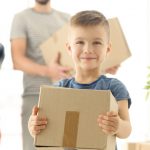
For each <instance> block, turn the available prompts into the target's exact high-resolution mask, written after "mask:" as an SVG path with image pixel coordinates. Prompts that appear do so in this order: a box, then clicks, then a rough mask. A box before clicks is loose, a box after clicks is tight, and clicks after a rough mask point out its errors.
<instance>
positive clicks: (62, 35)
mask: <svg viewBox="0 0 150 150" xmlns="http://www.w3.org/2000/svg"><path fill="white" fill-rule="evenodd" d="M109 24H110V40H111V43H112V51H111V52H110V53H109V54H108V55H107V57H106V60H105V61H104V63H103V65H102V68H101V69H102V71H104V70H105V69H108V68H110V67H113V66H115V65H118V64H121V63H122V62H123V61H124V60H126V59H127V58H128V57H130V56H131V52H130V50H129V47H128V44H127V41H126V39H125V36H124V33H123V30H122V28H121V26H120V23H119V20H118V18H112V19H109ZM67 33H68V24H66V25H64V26H63V27H62V28H60V29H59V30H58V31H56V32H55V33H54V34H53V35H52V36H51V37H50V38H49V39H48V40H46V41H45V42H44V43H42V44H41V45H40V49H41V51H42V54H43V57H44V59H45V62H46V64H47V65H49V64H50V63H51V61H52V60H53V59H54V57H56V56H57V54H58V52H60V53H61V64H63V65H65V66H71V67H73V62H72V59H71V57H70V56H69V54H68V52H67V50H66V41H67Z"/></svg>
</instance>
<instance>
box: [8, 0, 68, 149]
mask: <svg viewBox="0 0 150 150" xmlns="http://www.w3.org/2000/svg"><path fill="white" fill-rule="evenodd" d="M69 17H70V15H68V14H66V13H64V12H60V11H58V10H56V9H53V8H52V7H51V1H50V0H35V5H34V6H33V8H28V9H25V10H23V11H22V12H19V13H17V14H16V15H15V16H14V18H13V21H12V26H11V33H10V42H11V55H12V60H13V67H14V69H17V70H21V71H22V72H23V94H22V98H23V102H22V112H21V115H22V117H21V118H22V137H23V150H34V149H35V148H34V146H33V139H32V138H31V136H30V134H29V132H28V127H27V122H28V118H29V115H30V112H31V110H32V107H33V106H34V105H35V104H37V102H38V96H39V89H40V85H42V84H46V85H52V81H53V80H59V79H63V78H67V77H68V76H69V75H68V72H69V71H71V68H69V67H67V66H62V65H61V64H60V55H59V54H58V55H57V56H56V57H55V58H54V59H53V60H50V65H49V66H47V65H46V64H45V61H44V58H43V56H42V53H41V50H40V48H39V47H40V45H41V44H42V43H43V42H45V41H46V40H47V39H48V38H49V37H50V36H51V35H52V34H53V33H54V32H56V31H57V30H58V29H59V28H61V27H62V26H63V25H64V24H65V23H66V22H68V19H69ZM49 50H51V51H52V50H53V49H51V47H50V48H49Z"/></svg>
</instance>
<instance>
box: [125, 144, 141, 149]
mask: <svg viewBox="0 0 150 150" xmlns="http://www.w3.org/2000/svg"><path fill="white" fill-rule="evenodd" d="M127 150H140V144H139V143H134V142H132V143H131V142H130V143H128V144H127Z"/></svg>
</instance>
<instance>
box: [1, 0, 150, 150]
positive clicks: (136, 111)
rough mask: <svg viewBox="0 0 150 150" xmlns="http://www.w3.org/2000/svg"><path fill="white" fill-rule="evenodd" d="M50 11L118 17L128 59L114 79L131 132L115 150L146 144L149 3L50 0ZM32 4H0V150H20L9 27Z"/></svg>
mask: <svg viewBox="0 0 150 150" xmlns="http://www.w3.org/2000/svg"><path fill="white" fill-rule="evenodd" d="M51 1H52V7H53V8H55V9H58V10H61V11H64V12H67V13H69V14H71V15H73V14H74V13H76V12H78V11H80V10H86V9H95V10H99V11H100V12H102V13H103V14H104V15H105V16H106V17H107V18H112V17H118V19H119V21H120V24H121V26H122V29H123V32H124V34H125V37H126V40H127V43H128V46H129V48H130V51H131V53H132V57H130V58H129V59H127V60H126V61H125V62H123V63H122V66H121V67H120V69H119V71H118V72H117V74H116V75H115V77H117V78H119V79H120V80H121V81H123V82H124V84H125V85H126V86H127V88H128V90H129V92H130V95H131V98H132V105H131V108H130V115H131V122H132V127H133V131H132V134H131V135H130V137H129V138H128V139H123V140H119V139H117V141H118V147H119V150H122V149H123V147H124V145H125V144H126V143H127V142H142V141H150V110H149V109H148V108H149V107H150V98H149V101H145V94H146V90H145V89H144V86H145V85H146V79H147V74H148V69H147V66H150V59H149V56H150V51H149V49H150V42H149V40H150V2H149V0H138V1H137V0H132V1H131V0H76V1H71V0H61V1H60V0H51ZM33 4H34V0H12V1H11V0H5V1H0V43H2V44H3V45H4V47H5V59H4V62H3V64H2V67H1V70H0V129H1V132H2V139H1V143H0V150H11V149H15V150H21V144H22V139H21V132H22V131H21V123H20V108H21V103H22V99H21V94H22V72H20V71H14V70H13V68H12V60H11V50H10V41H9V36H10V26H11V22H12V19H13V17H14V14H15V13H17V12H19V11H21V10H23V9H26V8H28V7H32V5H33Z"/></svg>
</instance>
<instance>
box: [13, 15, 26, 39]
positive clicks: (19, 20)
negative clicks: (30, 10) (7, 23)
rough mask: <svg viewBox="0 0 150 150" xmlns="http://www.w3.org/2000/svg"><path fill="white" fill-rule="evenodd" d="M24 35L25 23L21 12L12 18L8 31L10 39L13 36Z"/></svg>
mask: <svg viewBox="0 0 150 150" xmlns="http://www.w3.org/2000/svg"><path fill="white" fill-rule="evenodd" d="M25 37H26V23H25V18H24V16H22V15H21V14H16V15H15V16H14V18H13V21H12V25H11V32H10V40H12V39H14V38H25Z"/></svg>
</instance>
